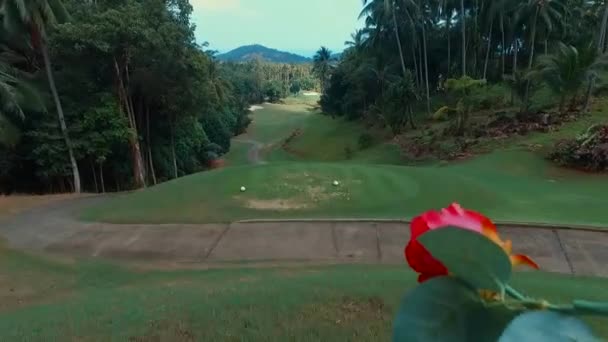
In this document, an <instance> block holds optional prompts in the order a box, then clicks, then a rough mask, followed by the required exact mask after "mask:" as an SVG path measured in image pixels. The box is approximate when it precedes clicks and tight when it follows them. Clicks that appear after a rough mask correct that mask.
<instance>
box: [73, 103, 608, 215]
mask: <svg viewBox="0 0 608 342" xmlns="http://www.w3.org/2000/svg"><path fill="white" fill-rule="evenodd" d="M606 107H608V105H607V101H606V100H601V101H599V102H598V103H596V105H595V108H596V110H595V111H594V112H593V113H592V114H590V115H587V116H585V117H584V118H582V119H581V120H579V121H576V122H573V123H568V124H566V125H564V126H563V127H562V128H561V129H560V130H559V131H557V132H554V133H552V134H543V133H532V134H530V135H527V136H524V137H512V138H509V139H505V140H496V141H488V143H487V144H485V145H484V148H486V149H487V148H489V149H496V148H498V149H499V151H497V152H493V153H490V154H486V155H482V156H480V157H477V158H475V159H473V160H470V161H464V162H459V163H452V164H449V165H448V166H444V167H437V166H420V167H398V166H389V165H379V164H398V163H399V162H400V160H399V151H398V148H397V147H396V146H393V145H389V144H377V145H375V146H373V147H371V148H369V149H367V150H364V151H357V152H356V153H355V155H354V157H353V159H352V160H349V161H348V163H346V161H345V160H344V158H345V154H344V147H346V146H353V145H355V146H356V142H357V139H358V137H359V136H360V135H361V133H363V132H364V130H363V128H362V127H361V126H359V125H357V124H355V123H350V122H346V121H343V120H341V119H332V118H330V117H327V116H322V115H319V114H317V113H315V112H314V111H312V110H309V109H310V106H308V105H305V104H295V105H293V104H292V105H265V109H264V110H261V111H258V112H256V113H255V114H254V124H253V125H252V127H251V129H250V130H249V132H248V133H247V134H246V135H245V136H244V137H243V138H245V139H254V140H257V141H260V142H263V143H265V144H266V147H265V149H264V151H263V153H262V157H263V158H264V159H266V160H268V161H271V162H283V161H289V162H290V163H271V164H269V165H264V166H258V167H252V166H240V167H236V168H227V169H224V170H219V171H214V172H209V173H202V174H197V175H192V176H189V177H185V178H183V179H179V180H176V181H173V182H169V183H166V184H162V185H160V186H158V187H155V188H151V189H149V190H146V191H143V192H138V193H134V194H129V195H125V196H123V197H122V198H117V199H116V200H113V201H110V202H108V203H107V204H106V205H103V206H100V207H97V208H93V209H91V210H89V211H88V212H86V213H85V215H84V217H85V218H86V219H89V220H101V221H107V222H117V223H143V222H150V223H165V222H226V221H234V220H239V219H252V218H308V217H314V218H336V217H341V218H344V217H353V218H356V217H367V218H370V217H374V218H403V217H411V216H413V215H416V214H418V213H419V212H421V211H423V210H427V209H429V208H438V207H443V206H445V205H446V204H448V203H450V202H453V201H459V202H461V203H462V204H464V205H466V206H469V207H471V208H475V209H477V210H480V211H483V212H484V213H486V214H488V215H491V216H492V217H493V218H495V219H497V220H510V221H528V222H546V223H561V224H568V223H570V224H587V225H604V226H608V212H607V211H605V210H604V208H605V207H606V206H607V205H608V198H606V196H604V194H605V193H606V191H608V177H607V176H603V175H589V174H584V176H583V174H581V173H579V172H573V171H568V170H565V169H560V168H557V167H555V166H553V165H551V164H550V163H548V162H546V161H545V160H543V159H542V157H540V155H538V154H533V153H529V152H527V151H526V149H527V148H528V147H529V146H535V148H541V150H542V149H543V148H545V149H546V147H548V146H550V145H551V144H552V143H553V142H554V141H555V140H557V139H559V138H563V137H567V136H572V135H574V134H576V133H577V132H579V131H581V130H582V129H584V128H585V127H587V126H588V125H590V124H592V123H595V122H601V121H602V120H603V119H604V118H603V116H604V114H603V113H602V112H601V109H602V108H606ZM296 129H299V130H301V132H302V134H301V135H300V136H298V137H296V138H295V139H294V140H293V141H292V142H291V143H290V147H291V149H292V150H294V151H295V152H296V153H295V154H292V153H288V152H287V151H285V150H284V149H282V148H281V147H280V145H281V143H282V142H283V141H284V139H285V138H286V137H287V136H289V134H291V132H293V131H294V130H296ZM507 143H508V144H507ZM539 146H540V147H539ZM247 149H248V145H246V144H241V143H236V144H235V151H233V152H232V153H233V154H232V156H233V157H231V158H228V159H229V160H233V161H236V162H234V163H231V164H229V165H242V164H243V163H245V162H246V150H247ZM313 161H314V162H316V161H341V163H333V164H330V163H313ZM334 179H335V180H339V181H340V182H341V183H342V185H341V186H340V187H339V188H334V187H332V186H331V182H332V181H333V180H334ZM242 185H244V186H246V187H247V188H248V191H247V192H246V193H244V194H241V193H239V192H238V189H239V188H240V187H241V186H242ZM193 189H204V191H193Z"/></svg>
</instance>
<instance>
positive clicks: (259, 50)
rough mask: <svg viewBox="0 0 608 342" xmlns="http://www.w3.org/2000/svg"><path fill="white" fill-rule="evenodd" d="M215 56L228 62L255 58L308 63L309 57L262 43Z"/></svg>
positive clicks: (275, 61) (278, 61) (274, 61)
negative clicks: (272, 47)
mask: <svg viewBox="0 0 608 342" xmlns="http://www.w3.org/2000/svg"><path fill="white" fill-rule="evenodd" d="M217 58H218V59H219V60H221V61H230V62H246V61H250V60H253V59H256V58H259V59H261V60H263V61H267V62H273V63H310V62H312V59H311V58H306V57H304V56H300V55H296V54H294V53H289V52H285V51H279V50H275V49H271V48H267V47H265V46H262V45H258V44H256V45H246V46H241V47H239V48H236V49H234V50H232V51H230V52H226V53H223V54H220V55H217Z"/></svg>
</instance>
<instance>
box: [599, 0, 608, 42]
mask: <svg viewBox="0 0 608 342" xmlns="http://www.w3.org/2000/svg"><path fill="white" fill-rule="evenodd" d="M607 25H608V1H604V15H603V17H602V26H601V27H600V32H599V37H598V43H597V49H598V51H600V53H601V52H603V51H604V46H605V45H606V29H607Z"/></svg>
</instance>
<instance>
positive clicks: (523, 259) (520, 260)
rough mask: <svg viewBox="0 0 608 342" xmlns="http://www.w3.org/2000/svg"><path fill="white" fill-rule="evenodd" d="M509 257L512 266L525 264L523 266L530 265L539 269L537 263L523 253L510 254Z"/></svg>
mask: <svg viewBox="0 0 608 342" xmlns="http://www.w3.org/2000/svg"><path fill="white" fill-rule="evenodd" d="M510 259H511V264H512V265H513V266H520V265H525V266H529V267H532V268H534V269H537V270H538V269H540V267H539V266H538V264H537V263H535V262H534V260H532V259H531V258H530V257H529V256H527V255H523V254H517V255H511V256H510Z"/></svg>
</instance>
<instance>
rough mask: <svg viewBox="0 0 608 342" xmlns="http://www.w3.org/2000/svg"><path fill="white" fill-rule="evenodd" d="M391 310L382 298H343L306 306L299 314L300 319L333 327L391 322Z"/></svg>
mask: <svg viewBox="0 0 608 342" xmlns="http://www.w3.org/2000/svg"><path fill="white" fill-rule="evenodd" d="M391 312H392V309H391V308H390V307H388V306H387V305H386V304H385V303H384V301H383V300H382V298H379V297H369V298H352V297H343V298H342V299H341V300H340V301H338V302H333V303H325V304H314V305H309V306H307V307H306V308H305V309H304V310H303V311H302V312H301V313H300V315H301V318H302V319H306V320H308V319H320V320H322V321H326V322H331V323H332V324H335V325H349V324H353V323H356V322H362V321H365V322H372V321H388V320H391V319H392V318H391Z"/></svg>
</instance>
